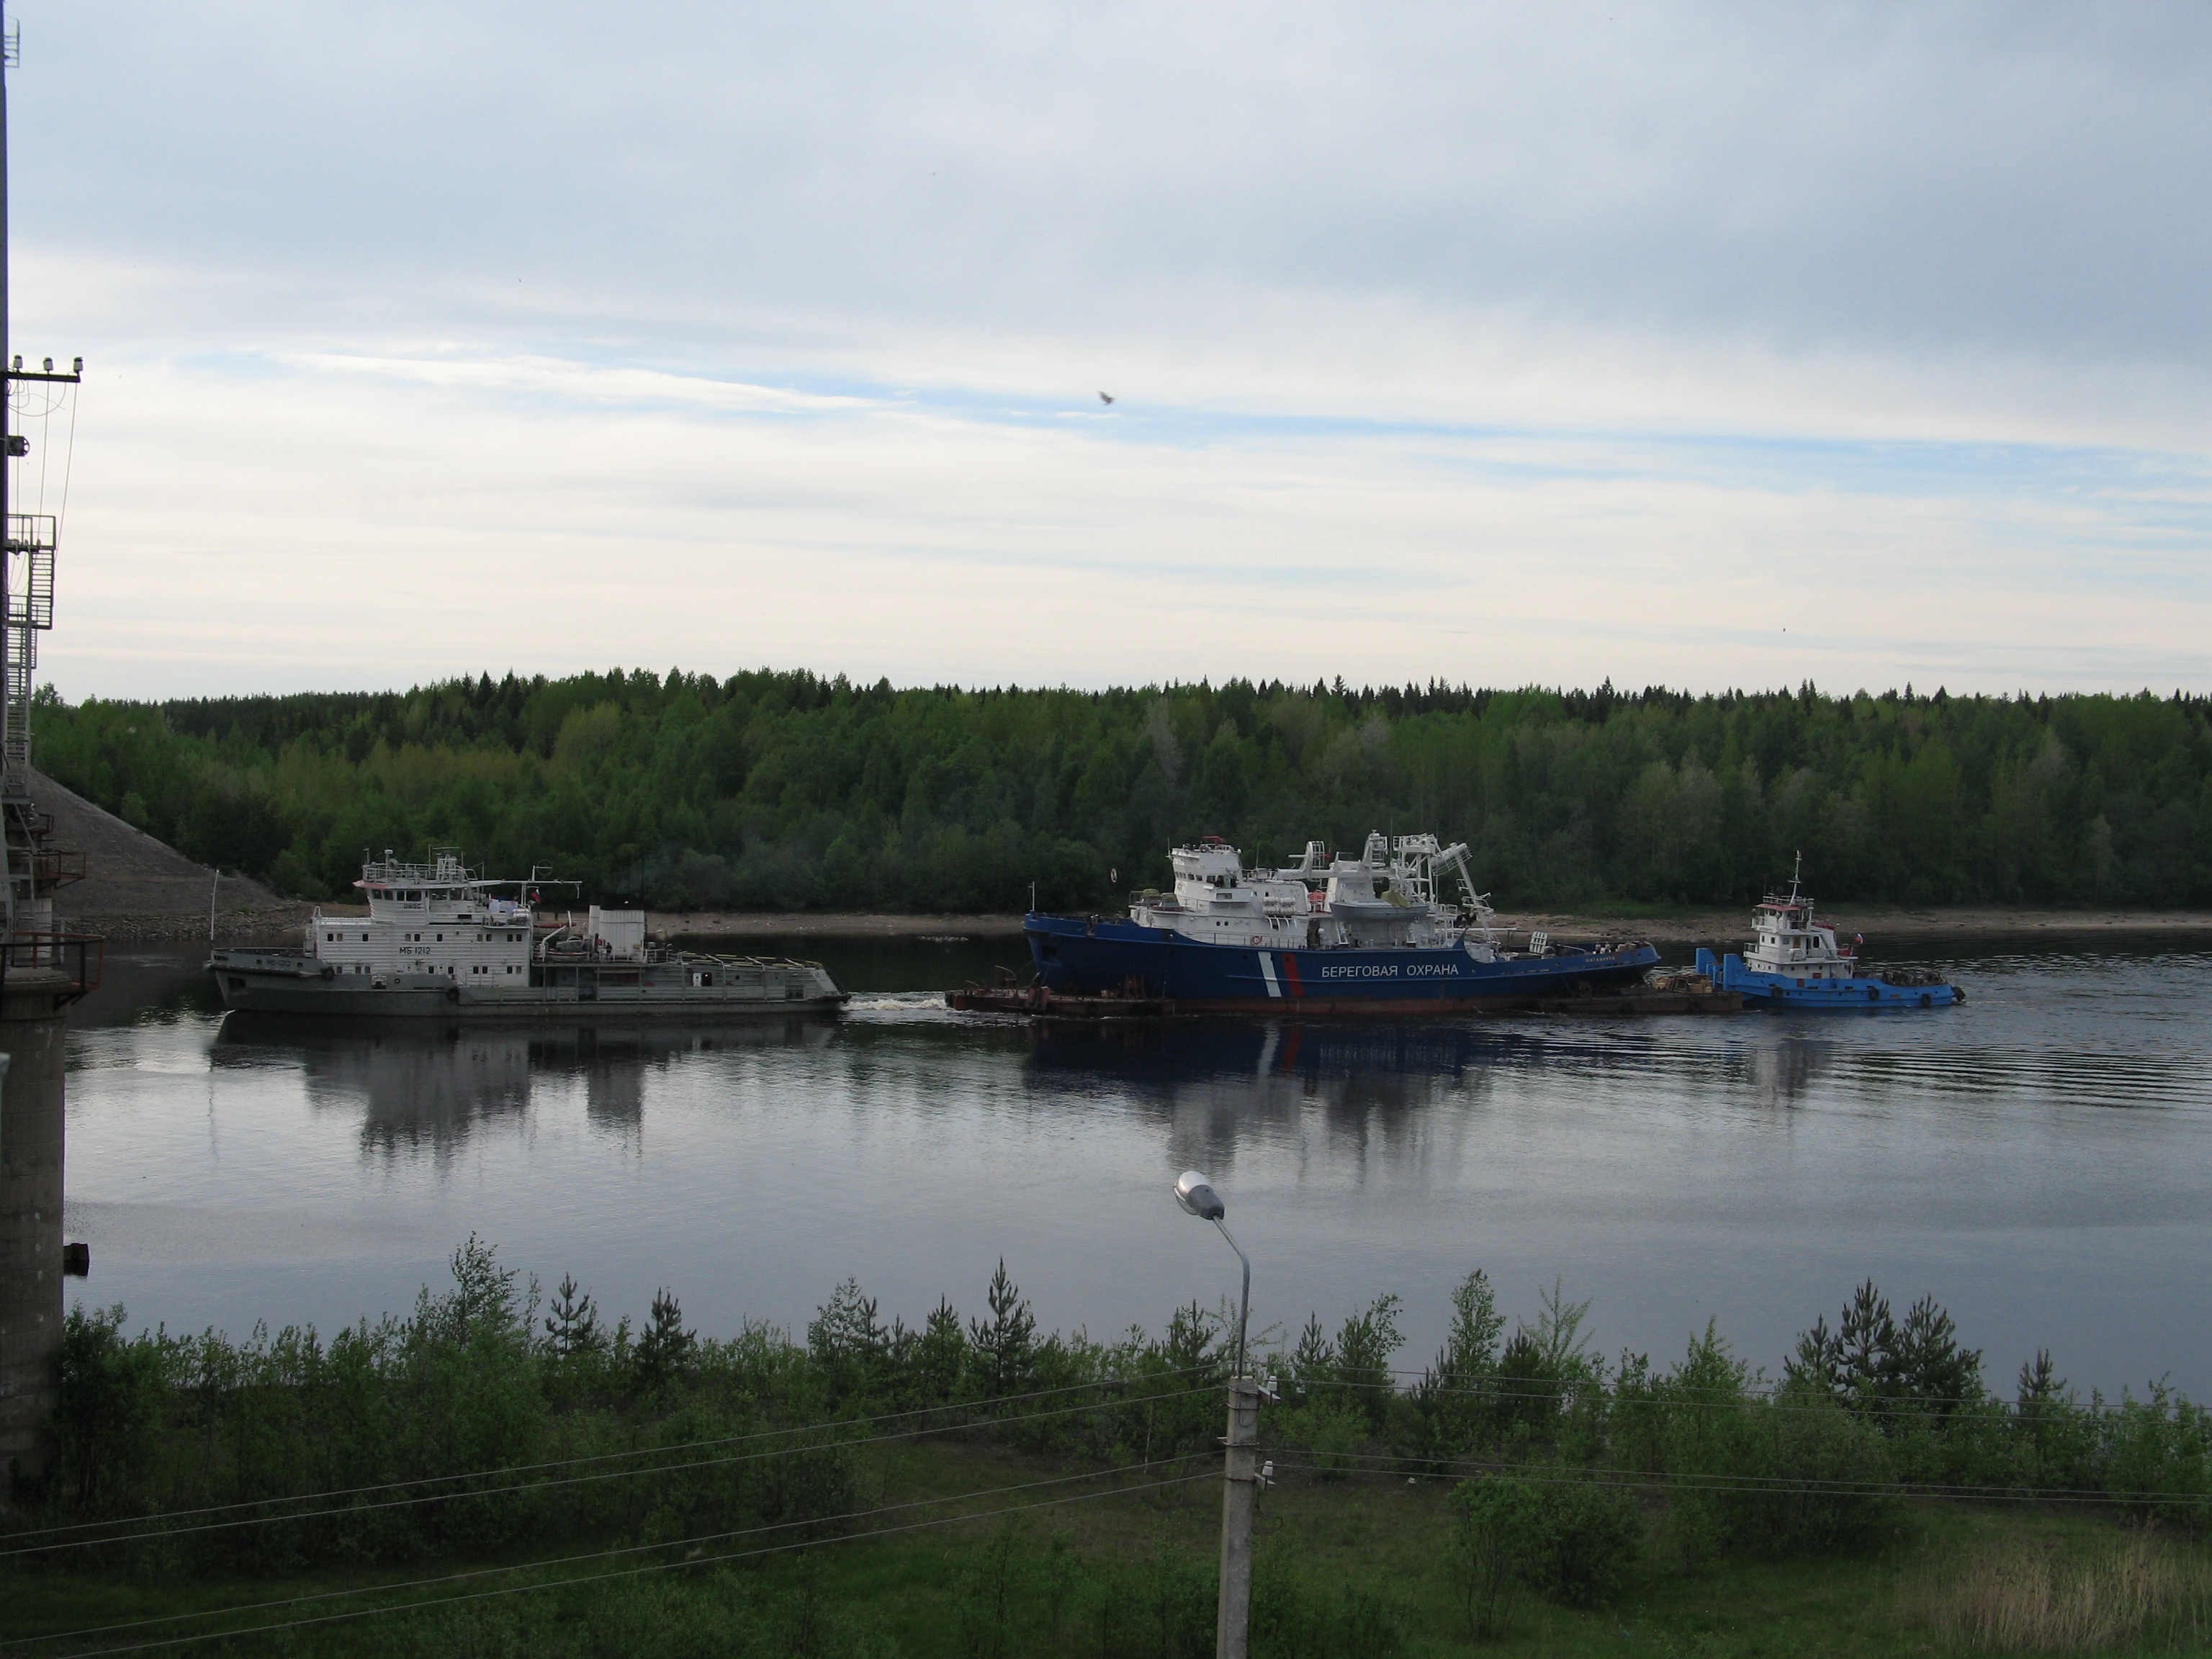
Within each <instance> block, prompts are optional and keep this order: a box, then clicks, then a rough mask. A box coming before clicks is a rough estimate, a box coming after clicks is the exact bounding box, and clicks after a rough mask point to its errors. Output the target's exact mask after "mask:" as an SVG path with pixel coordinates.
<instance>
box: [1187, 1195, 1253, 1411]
mask: <svg viewBox="0 0 2212 1659" xmlns="http://www.w3.org/2000/svg"><path fill="white" fill-rule="evenodd" d="M1175 1195H1176V1203H1178V1204H1180V1205H1182V1206H1183V1208H1184V1209H1186V1210H1188V1211H1189V1212H1191V1213H1192V1214H1193V1215H1194V1216H1196V1217H1197V1218H1199V1219H1200V1221H1211V1222H1212V1224H1213V1225H1214V1227H1215V1229H1216V1230H1217V1231H1219V1233H1220V1234H1221V1236H1222V1237H1224V1238H1226V1239H1228V1240H1229V1248H1230V1249H1232V1250H1234V1251H1236V1252H1237V1260H1238V1261H1241V1262H1243V1264H1244V1288H1243V1291H1242V1292H1241V1293H1240V1294H1239V1295H1238V1296H1237V1369H1236V1370H1235V1372H1234V1373H1233V1374H1234V1375H1235V1376H1243V1375H1244V1316H1245V1315H1246V1313H1247V1312H1248V1311H1249V1310H1250V1308H1251V1305H1252V1258H1251V1257H1250V1256H1249V1255H1245V1254H1244V1247H1243V1245H1242V1244H1239V1243H1237V1241H1236V1239H1234V1238H1233V1237H1231V1236H1230V1232H1229V1229H1228V1228H1227V1227H1225V1226H1223V1225H1222V1221H1221V1218H1222V1217H1224V1216H1225V1215H1227V1214H1228V1213H1229V1206H1227V1205H1226V1204H1224V1203H1223V1202H1222V1201H1221V1194H1218V1193H1217V1192H1215V1191H1214V1190H1213V1183H1212V1182H1209V1181H1208V1180H1206V1177H1205V1176H1202V1175H1200V1174H1199V1172H1198V1171H1197V1170H1184V1171H1183V1172H1182V1174H1181V1175H1179V1176H1176V1184H1175Z"/></svg>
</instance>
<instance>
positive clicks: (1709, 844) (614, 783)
mask: <svg viewBox="0 0 2212 1659" xmlns="http://www.w3.org/2000/svg"><path fill="white" fill-rule="evenodd" d="M33 738H34V743H35V758H36V760H37V762H38V763H39V764H40V766H41V767H42V768H43V769H45V770H46V771H47V772H48V773H50V774H51V775H52V776H54V777H55V778H57V779H58V780H59V781H61V782H63V783H64V784H66V785H67V786H69V787H70V788H72V789H75V790H77V791H78V792H80V793H82V794H84V795H86V796H88V798H90V799H93V800H94V801H96V802H98V803H99V804H100V805H102V806H105V807H106V808H108V809H109V810H110V811H114V812H117V813H118V814H119V815H120V816H122V817H125V818H126V819H128V820H130V821H131V823H134V824H137V825H138V826H140V827H142V828H143V829H147V830H149V831H150V832H151V833H152V834H154V835H155V836H159V837H161V839H163V840H165V841H167V842H171V843H172V844H173V845H174V846H176V847H178V848H180V849H181V850H182V851H184V852H185V854H188V855H189V856H191V857H192V858H195V859H197V860H201V861H202V862H204V863H210V864H220V865H222V866H225V867H228V868H234V869H241V870H244V871H246V872H250V873H252V874H254V875H257V876H259V877H263V878H266V879H267V880H269V881H270V882H271V883H272V884H275V885H276V887H277V888H279V889H280V890H283V891H286V892H288V893H291V894H295V895H298V896H309V897H319V896H334V895H343V894H344V893H345V892H346V891H347V890H348V887H349V883H350V882H351V881H352V880H353V878H355V876H356V874H357V873H358V866H359V864H360V861H361V859H362V854H363V851H364V849H367V850H368V851H370V852H373V853H376V854H380V853H381V852H382V851H383V849H385V848H393V849H395V850H397V851H398V852H399V853H401V854H403V855H412V856H416V857H419V856H422V854H423V852H424V849H426V848H428V846H430V845H431V844H433V843H438V844H457V845H459V846H460V847H461V848H463V849H464V850H465V854H466V856H467V857H468V858H469V860H470V861H471V863H481V864H483V865H486V866H489V869H490V870H491V871H492V872H493V873H495V874H499V875H521V874H526V873H527V872H529V870H530V869H531V868H532V866H543V865H548V864H550V865H552V866H556V869H557V872H558V873H559V874H561V875H562V876H567V877H574V878H580V879H581V880H583V881H584V882H585V883H586V884H587V887H588V889H589V890H590V891H591V892H592V894H594V895H597V896H608V897H631V898H635V899H640V900H643V901H645V902H650V903H652V904H653V905H655V906H659V907H661V908H672V909H684V908H709V907H725V908H738V909H766V910H775V909H800V908H832V909H852V908H865V907H894V908H917V909H927V910H985V909H995V910H1006V909H1011V908H1016V907H1018V906H1019V905H1021V904H1023V903H1024V902H1026V901H1027V898H1028V896H1029V892H1030V884H1031V883H1033V882H1034V883H1035V884H1036V895H1037V898H1038V900H1039V902H1041V903H1042V904H1045V905H1048V906H1052V907H1057V908H1105V907H1108V906H1109V905H1112V904H1114V903H1115V902H1116V896H1117V895H1118V894H1120V893H1121V892H1124V891H1126V890H1127V889H1129V888H1131V887H1134V886H1139V885H1158V884H1163V883H1164V882H1165V881H1166V880H1167V878H1168V871H1167V863H1166V857H1165V851H1166V848H1168V847H1169V846H1170V845H1171V844H1174V843H1177V842H1186V841H1188V840H1190V839H1192V838H1194V837H1195V836H1200V835H1207V834H1211V835H1220V836H1228V837H1229V838H1231V840H1233V841H1235V842H1237V844H1238V845H1240V846H1242V847H1243V848H1244V849H1245V851H1246V854H1247V855H1248V857H1249V858H1251V859H1252V860H1255V861H1264V862H1273V861H1275V860H1280V859H1283V858H1285V857H1287V856H1290V855H1292V854H1294V853H1295V851H1296V849H1297V848H1301V847H1302V846H1303V845H1304V842H1306V841H1307V840H1309V839H1310V838H1314V837H1320V838H1322V839H1324V840H1327V841H1329V842H1332V843H1333V844H1334V845H1337V846H1342V847H1357V846H1358V845H1359V844H1360V842H1361V841H1362V839H1363V838H1364V836H1366V835H1367V833H1368V832H1369V831H1370V830H1372V829H1383V830H1386V831H1390V832H1395V833H1404V832H1407V831H1411V830H1418V829H1433V830H1434V831H1435V832H1436V833H1437V834H1438V835H1440V836H1444V837H1445V838H1446V839H1447V840H1464V841H1466V842H1468V843H1469V845H1470V846H1471V847H1472V848H1473V849H1474V870H1475V872H1476V875H1477V878H1478V880H1480V882H1481V883H1482V884H1483V885H1484V886H1485V887H1486V889H1488V890H1491V891H1492V893H1493V894H1494V895H1495V896H1496V898H1497V899H1498V902H1500V903H1503V904H1508V905H1519V906H1569V905H1588V904H1597V903H1602V902H1644V903H1652V904H1685V903H1696V904H1738V903H1747V902H1752V901H1753V900H1755V899H1756V898H1758V897H1759V895H1760V894H1761V893H1762V892H1763V891H1764V890H1765V889H1766V888H1767V887H1768V886H1769V885H1770V884H1772V883H1774V882H1776V881H1778V880H1780V879H1784V878H1786V877H1787V875H1788V873H1789V870H1790V860H1791V857H1792V855H1793V854H1795V853H1796V852H1797V851H1799V850H1802V852H1803V854H1804V856H1805V869H1806V875H1807V880H1808V886H1809V887H1810V888H1811V890H1814V892H1816V893H1818V894H1820V896H1823V897H1826V898H1829V899H1832V900H1845V901H1857V902H1911V903H1952V904H1966V903H1978V904H1989V903H2013V902H2027V903H2034V904H2043V905H2060V906H2069V905H2082V906H2087V905H2114V904H2120V905H2127V906H2130V907H2139V908H2179V907H2188V906H2202V905H2205V904H2208V903H2212V699H2207V698H2203V697H2192V696H2182V695H2180V694H2179V693H2177V694H2176V695H2174V696H2172V697H2169V698H2159V697H2155V696H2152V695H2150V694H2149V693H2148V692H2146V693H2143V694H2142V695H2140V696H2104V695H2098V696H2060V697H2048V696H2027V694H2025V693H2023V694H2022V695H2021V696H2017V697H1979V696H1977V697H1953V696H1947V695H1946V694H1945V693H1944V692H1942V691H1941V690H1938V691H1936V693H1934V694H1933V695H1932V696H1923V695H1916V694H1915V693H1913V691H1912V690H1911V688H1910V687H1907V688H1906V689H1905V691H1904V692H1902V693H1899V692H1888V693H1884V694H1882V695H1881V696H1872V695H1869V694H1867V693H1863V692H1862V693H1857V694H1855V695H1852V696H1827V695H1825V694H1822V693H1820V692H1818V691H1816V690H1814V688H1813V687H1812V686H1810V685H1809V684H1808V685H1807V686H1805V687H1803V688H1802V689H1801V690H1798V691H1797V692H1795V693H1788V692H1774V693H1752V694H1745V693H1729V694H1726V695H1719V696H1688V695H1685V694H1678V693H1674V692H1670V691H1667V690H1656V689H1654V690H1645V691H1643V692H1640V693H1633V694H1630V693H1620V692H1616V691H1614V690H1613V688H1612V687H1611V685H1610V684H1607V685H1605V686H1601V687H1600V688H1599V689H1598V690H1595V691H1591V692H1580V691H1576V692H1559V691H1549V690H1516V691H1486V690H1472V689H1469V688H1466V687H1459V688H1453V687H1449V686H1444V685H1440V684H1431V685H1430V686H1428V687H1425V688H1423V687H1415V686H1407V687H1405V688H1403V689H1399V688H1395V687H1384V688H1382V689H1380V690H1372V689H1362V690H1354V689H1352V688H1348V687H1346V685H1344V684H1343V683H1342V682H1341V681H1339V682H1337V683H1336V684H1333V685H1332V684H1321V683H1316V684H1313V685H1310V686H1297V685H1286V684H1279V683H1273V682H1271V683H1267V684H1250V683H1249V682H1245V681H1242V680H1237V681H1231V682H1229V683H1228V684H1223V685H1220V686H1211V685H1207V684H1199V685H1194V686H1190V685H1173V686H1169V687H1166V688H1164V689H1161V688H1144V689H1125V690H1110V691H1100V692H1084V691H1073V690H1020V689H1016V688H1008V689H1005V690H961V689H958V688H955V687H945V686H939V687H933V688H927V689H924V688H914V689H908V690H896V689H894V688H893V687H892V686H891V685H890V684H889V683H887V682H879V683H878V684H875V685H872V686H868V685H855V684H849V683H848V682H847V681H846V680H845V679H843V678H842V677H841V678H836V679H822V678H817V677H816V676H814V675H812V674H809V673H805V672H791V673H778V672H769V671H761V672H757V673H742V674H735V675H732V676H731V677H730V678H727V679H723V680H718V679H716V678H714V676H712V675H708V674H686V673H683V672H671V673H669V674H668V675H666V676H665V677H664V676H659V675H656V674H653V673H652V672H649V671H643V670H639V671H629V672H624V671H612V672H609V673H606V674H581V675H577V676H574V677H573V678H566V679H558V680H549V679H546V678H543V677H539V678H532V679H521V678H517V677H515V676H513V675H509V676H508V677H507V678H505V679H503V680H498V681H495V680H493V679H492V678H490V677H489V675H486V676H483V677H482V678H476V679H466V678H464V679H459V680H455V681H452V682H449V683H446V684H435V685H429V686H424V687H421V688H418V689H416V690H412V691H409V692H406V693H404V694H402V693H396V692H394V693H374V694H371V693H360V694H337V693H333V694H314V695H301V696H283V697H244V698H218V699H197V700H184V701H177V702H165V703H142V702H107V701H104V700H100V699H92V700H88V701H87V702H83V703H81V704H76V705H70V704H67V703H64V702H61V701H60V700H59V699H58V697H56V696H54V695H53V694H52V690H51V689H50V688H49V689H47V690H42V691H41V692H40V696H39V698H38V701H37V706H36V709H35V712H34V717H33Z"/></svg>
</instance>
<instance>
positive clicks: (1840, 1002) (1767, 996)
mask: <svg viewBox="0 0 2212 1659" xmlns="http://www.w3.org/2000/svg"><path fill="white" fill-rule="evenodd" d="M1803 864H1804V859H1803V857H1802V855H1800V857H1799V859H1798V866H1799V868H1802V866H1803ZM1751 925H1752V930H1753V932H1754V933H1757V934H1758V935H1759V937H1758V938H1756V939H1753V940H1752V941H1751V943H1750V944H1748V945H1746V946H1745V947H1744V951H1743V954H1742V955H1741V956H1737V955H1735V953H1734V952H1733V951H1731V952H1730V953H1729V955H1727V956H1724V957H1715V956H1714V954H1713V953H1712V952H1711V951H1707V950H1704V949H1700V950H1699V952H1698V971H1699V973H1701V974H1708V975H1711V977H1712V981H1713V983H1714V985H1715V986H1717V987H1719V988H1720V989H1721V990H1723V991H1741V993H1742V994H1743V998H1744V1000H1745V1001H1746V1002H1747V1003H1753V1004H1756V1005H1759V1006H1764V1007H1769V1008H1814V1009H1829V1010H1833V1011H1838V1012H1842V1011H1847V1010H1850V1009H1853V1008H1948V1007H1949V1006H1951V1005H1952V1004H1954V1003H1959V1002H1964V1001H1965V1000H1966V993H1965V992H1964V991H1961V990H1960V988H1959V987H1957V986H1955V985H1952V984H1948V983H1947V982H1946V981H1944V979H1943V978H1942V975H1939V974H1936V973H1933V972H1931V971H1930V970H1929V969H1925V968H1892V969H1888V970H1887V972H1884V973H1881V974H1863V973H1861V972H1860V971H1859V966H1860V964H1859V960H1858V957H1857V954H1856V953H1855V952H1854V951H1851V950H1850V948H1849V947H1847V946H1844V945H1838V943H1837V942H1836V930H1835V929H1834V928H1832V927H1826V926H1823V925H1821V924H1820V923H1818V922H1815V921H1814V920H1813V901H1812V900H1811V899H1810V898H1808V897H1806V896H1804V895H1803V894H1802V893H1801V892H1800V890H1799V886H1798V870H1797V869H1793V870H1792V871H1791V872H1790V891H1789V893H1788V894H1787V895H1786V896H1785V895H1783V894H1779V893H1770V894H1768V895H1767V896H1766V899H1765V902H1763V903H1762V904H1760V905H1759V908H1757V909H1756V910H1754V911H1753V913H1752V921H1751Z"/></svg>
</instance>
